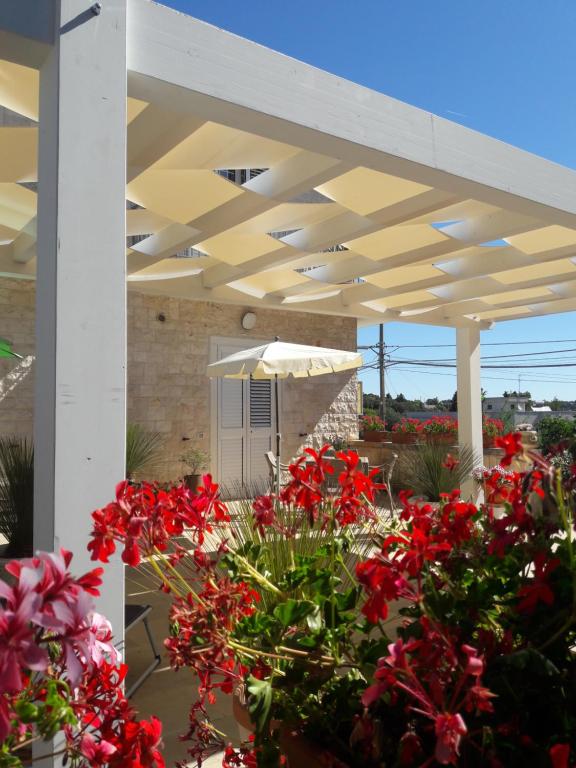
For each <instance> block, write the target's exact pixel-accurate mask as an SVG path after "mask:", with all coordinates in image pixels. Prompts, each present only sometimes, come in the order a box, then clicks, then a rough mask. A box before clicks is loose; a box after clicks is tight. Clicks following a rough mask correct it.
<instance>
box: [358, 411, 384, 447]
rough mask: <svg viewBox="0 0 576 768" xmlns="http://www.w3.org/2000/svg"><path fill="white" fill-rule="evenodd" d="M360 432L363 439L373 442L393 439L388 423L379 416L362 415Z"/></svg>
mask: <svg viewBox="0 0 576 768" xmlns="http://www.w3.org/2000/svg"><path fill="white" fill-rule="evenodd" d="M360 434H361V436H362V439H363V440H367V441H368V442H371V443H384V442H388V441H389V440H390V439H391V434H390V432H388V430H387V429H386V423H385V422H384V421H382V419H381V418H380V417H379V416H370V415H367V416H361V417H360Z"/></svg>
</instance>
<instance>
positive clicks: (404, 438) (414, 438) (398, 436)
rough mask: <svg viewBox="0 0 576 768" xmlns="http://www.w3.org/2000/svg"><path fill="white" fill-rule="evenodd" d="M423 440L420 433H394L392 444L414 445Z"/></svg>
mask: <svg viewBox="0 0 576 768" xmlns="http://www.w3.org/2000/svg"><path fill="white" fill-rule="evenodd" d="M421 439H422V438H421V435H420V433H419V432H392V442H393V443H395V444H396V445H414V443H419V442H420V441H421Z"/></svg>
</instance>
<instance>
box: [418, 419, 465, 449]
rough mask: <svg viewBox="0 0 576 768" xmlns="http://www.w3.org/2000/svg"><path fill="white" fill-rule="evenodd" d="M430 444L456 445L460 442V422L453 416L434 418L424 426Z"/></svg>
mask: <svg viewBox="0 0 576 768" xmlns="http://www.w3.org/2000/svg"><path fill="white" fill-rule="evenodd" d="M422 432H423V434H424V435H425V437H426V442H428V443H442V444H444V445H454V444H455V443H457V442H458V422H457V420H456V419H453V418H452V416H433V417H432V418H430V419H427V420H426V421H425V422H424V423H423V424H422Z"/></svg>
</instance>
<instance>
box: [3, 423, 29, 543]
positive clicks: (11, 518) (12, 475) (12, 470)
mask: <svg viewBox="0 0 576 768" xmlns="http://www.w3.org/2000/svg"><path fill="white" fill-rule="evenodd" d="M33 525H34V447H33V445H32V443H31V442H30V441H29V440H27V439H26V438H25V437H17V436H11V437H1V438H0V532H1V533H2V535H3V536H4V537H5V538H6V539H7V540H8V551H7V554H8V556H10V557H14V556H22V555H30V554H32V537H33Z"/></svg>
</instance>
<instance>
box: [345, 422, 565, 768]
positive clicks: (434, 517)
mask: <svg viewBox="0 0 576 768" xmlns="http://www.w3.org/2000/svg"><path fill="white" fill-rule="evenodd" d="M499 444H500V446H501V447H502V448H503V449H504V451H505V454H506V456H505V459H504V460H503V461H502V464H504V465H509V464H510V463H511V462H512V460H513V458H514V456H516V455H517V454H518V453H519V452H521V451H522V444H521V440H520V436H518V435H509V436H506V437H505V438H501V439H500V440H499ZM484 481H485V487H486V490H487V504H486V506H485V507H482V508H478V507H476V506H475V505H473V504H470V503H467V502H464V501H462V500H461V499H460V498H459V492H458V491H454V492H453V493H452V494H450V495H447V496H445V497H444V498H443V500H442V502H441V503H440V505H438V506H436V505H431V504H420V503H414V502H412V500H411V494H410V492H401V493H400V501H401V503H402V513H401V516H402V518H403V520H405V521H406V522H407V526H406V527H405V528H403V529H402V531H401V532H398V533H395V534H393V535H389V536H387V537H385V538H384V540H383V542H382V546H381V550H380V551H379V552H378V553H377V554H376V555H374V556H372V557H371V558H369V559H368V560H366V561H365V562H362V563H359V564H358V565H357V568H356V573H357V577H358V581H359V582H360V584H361V585H362V586H363V588H364V590H365V592H366V600H365V602H364V605H363V608H362V610H363V613H364V615H365V617H366V619H367V620H368V621H369V622H370V623H371V624H378V623H379V622H380V621H381V620H384V619H386V618H387V616H388V614H389V609H390V605H391V604H393V603H397V601H400V600H401V601H402V603H401V605H403V610H402V613H403V615H405V616H410V617H411V619H410V622H408V621H405V623H404V629H403V630H402V631H401V637H400V638H399V639H398V640H396V642H395V643H391V644H390V645H389V646H388V651H389V655H388V656H384V657H382V658H380V659H379V661H378V666H377V670H376V672H375V675H374V683H373V684H372V685H371V686H369V687H368V688H367V689H366V691H365V692H364V695H363V698H362V702H363V704H364V706H365V707H367V708H369V710H370V709H371V708H374V707H377V706H382V709H381V710H379V714H378V715H377V716H378V717H381V718H383V719H384V720H385V719H386V717H387V714H386V712H387V711H388V710H387V708H392V710H393V711H394V712H399V711H403V712H412V713H413V715H414V718H415V719H411V718H410V717H407V722H409V723H410V726H409V728H408V730H407V731H406V733H405V734H404V735H403V736H402V738H401V739H400V748H399V752H398V756H399V757H398V759H399V764H400V765H412V764H418V765H420V764H422V765H429V764H431V761H429V762H426V761H423V755H425V754H426V744H429V743H430V742H431V740H432V739H434V740H435V748H434V759H435V760H436V762H437V763H440V764H441V765H460V753H461V749H462V746H463V744H464V743H467V741H468V740H469V739H472V740H473V739H474V735H473V734H471V733H470V731H472V730H475V732H476V733H478V731H479V730H480V727H479V726H478V725H477V723H478V722H484V723H486V724H489V723H490V719H489V718H490V716H491V715H492V714H493V713H494V711H495V703H494V702H495V701H496V700H497V695H496V694H495V693H494V692H493V690H491V687H488V686H487V685H485V684H484V683H483V678H484V677H485V675H486V672H487V661H493V660H497V663H499V664H502V659H504V658H506V657H508V656H509V655H512V654H513V653H514V651H517V652H519V651H520V650H522V649H523V648H524V647H531V646H532V641H528V643H527V646H526V645H523V644H522V643H523V642H524V643H525V642H526V641H522V640H521V634H520V627H522V626H523V625H526V627H531V626H533V625H532V624H530V622H531V621H532V618H531V617H532V615H533V614H535V613H536V611H538V610H540V609H544V610H546V609H549V608H552V607H554V606H555V605H557V594H558V593H557V585H556V583H555V579H556V577H557V574H558V573H559V572H560V570H561V568H562V563H563V561H562V558H561V557H560V556H551V553H550V550H548V549H546V548H545V545H544V542H547V540H548V538H549V537H550V536H552V535H558V533H559V532H562V530H563V528H562V525H563V523H562V519H561V517H560V516H554V515H553V514H552V512H551V511H550V508H549V507H547V506H546V504H547V500H548V499H549V498H550V496H549V494H550V493H551V492H554V493H558V484H557V477H556V476H555V475H554V471H553V469H551V468H550V467H549V466H547V465H545V463H544V462H541V463H540V468H539V469H533V470H532V471H531V472H530V473H519V472H508V473H503V472H502V471H501V469H500V468H498V469H497V470H494V471H493V472H491V471H486V472H485V473H484ZM496 496H497V497H498V498H497V500H498V503H499V504H501V505H502V504H503V505H504V510H505V511H504V513H503V514H502V515H501V516H499V517H496V516H495V515H494V509H493V506H492V504H493V502H494V499H495V498H496ZM562 503H565V502H562ZM538 504H539V505H540V507H538ZM534 505H536V507H537V508H539V509H540V510H541V511H540V516H539V517H538V516H535V514H534ZM549 506H550V505H549ZM564 514H565V515H566V514H567V513H566V511H565V512H564ZM562 535H563V534H562ZM543 536H544V538H542V537H543ZM519 545H520V546H522V547H524V548H525V549H524V550H523V553H528V560H527V561H524V562H525V563H526V564H525V565H524V567H523V569H521V568H520V566H519V561H518V560H517V559H516V557H517V555H516V552H517V548H518V546H519ZM494 555H496V556H497V557H496V559H494V557H493V556H494ZM508 555H510V560H509V562H508V561H506V562H504V559H505V558H506V557H508ZM472 557H474V558H475V560H472V559H471V558H472ZM491 557H492V565H493V567H495V568H496V569H497V572H498V574H499V575H498V580H499V581H500V582H501V583H502V582H504V581H506V579H509V580H510V587H509V591H508V592H507V593H505V597H504V598H503V599H502V601H501V604H500V605H499V608H498V612H496V611H494V617H496V616H497V617H498V621H499V622H500V626H502V627H504V629H496V630H495V629H494V628H492V627H490V625H489V624H487V623H485V619H484V615H483V614H480V615H475V613H474V610H475V608H474V607H473V606H474V603H473V602H471V604H470V606H466V609H465V610H466V613H465V622H466V623H467V624H468V625H469V626H468V629H467V633H468V634H465V633H463V629H462V623H461V621H459V620H458V614H457V613H456V612H455V608H456V605H457V603H453V605H454V608H453V610H454V618H453V622H454V623H450V618H448V620H447V621H446V620H444V621H441V620H440V619H437V618H435V613H436V611H437V610H438V605H440V604H441V602H440V601H442V600H444V601H447V600H448V597H447V595H448V594H452V595H453V593H454V589H455V590H456V594H457V593H458V589H459V586H458V583H459V582H458V580H459V579H460V578H462V576H466V575H467V574H469V569H470V567H471V566H472V567H474V565H476V564H477V563H478V564H479V563H480V562H482V558H487V559H488V563H490V558H491ZM524 557H526V554H524ZM500 563H502V564H501V565H500ZM484 567H485V568H486V569H487V570H486V573H488V572H489V569H490V567H491V566H490V565H484ZM498 569H500V570H498ZM468 579H469V581H471V579H470V578H469V577H468ZM496 583H497V582H496ZM443 595H444V597H441V596H443ZM435 596H438V605H436V604H435V602H434V601H435V600H436V597H435ZM450 600H453V601H454V600H455V598H454V597H451V598H450ZM430 601H432V602H430ZM445 604H446V605H450V604H451V603H445ZM464 605H466V604H465V603H464ZM406 606H408V607H406ZM569 610H570V609H569ZM436 615H437V614H436ZM540 615H544V614H542V613H541V614H540ZM449 616H450V612H448V617H449ZM493 621H495V619H493ZM560 621H562V620H560ZM572 622H573V619H572ZM475 624H476V628H475V629H472V630H471V629H470V625H471V626H472V627H474V626H475ZM568 626H570V623H569V622H568V623H566V624H564V625H563V628H561V629H560V630H557V632H556V634H554V635H553V639H558V638H559V637H560V636H561V633H562V632H563V631H565V630H566V627H568ZM471 632H472V633H474V634H473V635H472V634H471ZM472 636H473V637H474V638H475V639H474V645H470V644H468V643H469V640H468V638H471V637H472ZM542 642H543V647H546V645H547V644H548V643H549V642H550V640H549V635H548V636H547V635H544V639H543V641H542ZM499 674H500V675H501V674H502V672H501V671H500V673H499ZM492 679H493V678H492ZM382 697H384V698H382ZM382 701H384V702H385V704H383V705H382ZM500 716H501V715H500ZM483 717H488V719H487V720H486V719H485V720H480V721H479V720H477V718H483ZM416 718H417V719H416ZM472 722H474V723H475V728H474V729H473V728H472V727H471V723H472ZM417 723H418V725H417ZM486 727H489V726H488V725H487V726H486ZM499 728H500V730H499V731H498V732H501V733H502V734H503V735H505V738H506V740H507V747H506V748H507V749H510V744H512V743H513V740H514V739H516V743H517V744H518V745H523V748H524V747H525V748H528V749H532V748H533V747H534V746H535V742H534V741H533V740H532V738H531V737H530V736H529V735H528V734H526V733H522V732H521V731H520V730H519V725H518V723H517V713H515V712H514V711H510V712H509V713H508V719H507V720H506V721H505V723H504V724H503V725H501V726H499ZM544 744H546V742H544ZM540 746H542V745H540ZM474 749H476V750H479V747H478V745H474ZM474 749H473V750H472V760H471V762H470V764H472V765H476V764H478V765H480V764H482V765H484V764H490V765H494V766H498V767H499V768H500V766H503V765H504V763H502V762H500V761H499V759H497V758H496V757H495V756H494V753H492V756H491V757H486V758H485V760H486V762H482V760H480V762H478V763H477V762H476V757H475V756H474V754H475V753H474ZM479 751H480V750H479ZM549 757H550V761H551V763H550V764H551V765H553V766H554V768H559V767H560V766H561V768H568V766H569V765H572V763H570V762H569V760H570V745H569V744H568V743H563V742H561V743H557V744H554V745H553V746H552V747H551V748H550V749H549ZM468 759H469V758H467V760H468ZM411 760H412V761H416V762H414V763H413V762H410V761H411ZM464 764H466V765H468V764H469V763H468V762H467V761H466V762H465V763H464ZM514 764H515V765H516V764H517V763H516V762H515V763H514Z"/></svg>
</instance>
